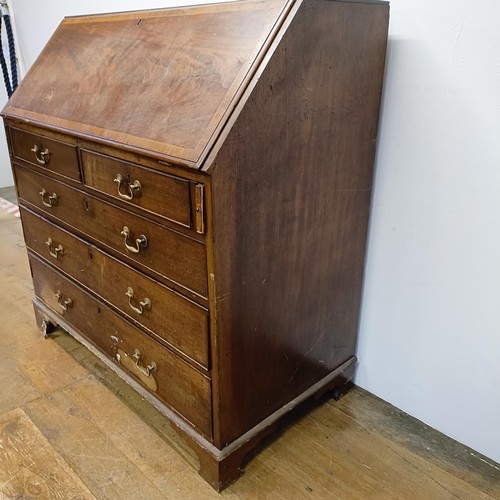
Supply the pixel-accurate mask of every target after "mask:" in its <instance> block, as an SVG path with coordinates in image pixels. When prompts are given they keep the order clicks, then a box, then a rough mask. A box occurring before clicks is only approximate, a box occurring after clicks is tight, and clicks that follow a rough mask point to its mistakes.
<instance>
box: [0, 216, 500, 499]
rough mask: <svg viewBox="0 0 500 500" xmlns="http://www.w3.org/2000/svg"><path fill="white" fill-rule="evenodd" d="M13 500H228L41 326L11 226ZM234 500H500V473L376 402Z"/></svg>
mask: <svg viewBox="0 0 500 500" xmlns="http://www.w3.org/2000/svg"><path fill="white" fill-rule="evenodd" d="M0 254H1V255H2V262H1V264H0V283H1V287H0V318H1V325H2V326H1V328H0V353H1V358H0V388H1V389H0V499H3V498H94V497H95V498H112V499H114V498H116V499H118V498H120V499H122V498H128V499H139V498H140V499H142V498H148V499H163V498H166V499H178V498H190V499H194V498H203V499H210V498H217V497H218V496H219V495H218V494H217V493H215V492H214V491H213V490H212V489H211V488H210V487H209V486H208V485H207V484H206V483H205V482H204V481H203V480H202V479H201V478H200V477H199V476H198V475H197V473H196V470H195V466H196V459H195V458H194V457H193V455H192V454H191V453H190V452H189V449H188V448H187V447H186V446H185V445H184V443H183V442H182V441H181V440H180V438H178V436H177V434H176V433H175V432H174V431H173V430H172V429H171V428H170V426H169V425H168V424H166V422H165V420H164V419H163V418H162V416H161V415H160V414H159V413H158V412H157V411H156V410H154V409H153V408H151V407H150V406H149V405H147V404H145V403H144V402H143V401H142V399H141V398H140V396H138V395H137V394H136V393H134V391H133V390H132V389H131V388H130V387H128V386H127V385H126V384H125V383H124V382H122V381H121V380H120V379H119V378H118V377H116V376H115V375H114V374H113V373H111V372H110V371H109V369H107V368H106V367H105V366H104V365H103V364H102V363H101V362H100V361H99V360H98V359H97V358H95V357H94V356H93V355H92V354H91V353H89V352H88V351H87V350H86V349H85V348H83V347H81V346H80V345H79V344H78V343H77V342H75V341H74V340H73V339H71V338H70V337H68V336H67V335H65V334H64V333H62V332H58V333H57V335H56V337H55V338H54V339H51V340H44V339H43V338H42V336H41V335H40V334H39V332H38V330H37V328H36V325H35V323H34V316H33V312H32V308H31V303H30V301H31V295H32V286H31V279H30V274H29V268H28V260H27V258H26V252H25V249H24V242H23V240H22V232H21V226H20V222H19V220H18V219H15V218H14V217H12V216H10V215H7V214H5V213H0ZM267 444H268V447H267V448H265V449H264V450H263V451H261V452H260V453H257V454H256V455H255V456H254V457H253V459H252V460H251V461H250V462H249V463H248V464H247V466H246V470H247V473H246V474H245V475H244V476H243V477H242V478H241V479H240V480H239V481H238V482H237V483H235V484H234V485H232V486H231V487H229V488H228V489H227V490H226V491H224V492H223V493H222V495H221V496H222V497H223V498H228V499H252V500H253V499H257V500H258V499H287V500H290V499H299V498H318V499H323V498H324V499H327V498H328V499H337V498H339V499H371V498H377V499H379V498H380V499H389V498H390V499H405V500H407V499H425V500H428V499H433V500H434V499H448V498H459V499H472V498H474V499H483V498H484V499H488V498H490V499H494V498H496V499H498V498H500V466H499V465H498V464H495V463H493V462H491V461H490V460H488V459H487V458H485V457H483V456H481V455H480V454H479V453H476V452H474V451H473V450H470V449H468V448H466V447H464V446H462V445H459V444H458V443H456V442H454V441H452V440H451V439H449V438H446V437H445V436H443V435H442V434H440V433H438V432H437V431H434V430H432V429H430V428H429V427H427V426H425V425H424V424H422V423H421V422H418V421H417V420H415V419H412V418H411V417H409V416H407V415H405V414H404V413H403V412H400V411H399V410H397V409H395V408H394V407H392V406H390V405H388V404H387V403H385V402H383V401H381V400H379V399H377V398H375V397H374V396H371V395H370V394H368V393H366V392H364V391H362V390H361V389H355V390H353V391H352V392H351V393H349V394H348V395H347V396H346V397H344V399H342V400H341V401H339V402H335V401H333V400H328V399H326V400H323V401H321V402H320V403H319V404H318V403H315V402H312V403H310V404H309V407H308V408H307V409H304V410H300V411H299V412H297V413H296V414H295V415H294V416H293V417H291V418H289V419H288V420H287V422H286V423H285V424H284V426H283V427H282V428H281V430H280V431H279V433H278V434H276V435H275V436H274V437H273V439H272V440H270V441H269V442H268V443H267Z"/></svg>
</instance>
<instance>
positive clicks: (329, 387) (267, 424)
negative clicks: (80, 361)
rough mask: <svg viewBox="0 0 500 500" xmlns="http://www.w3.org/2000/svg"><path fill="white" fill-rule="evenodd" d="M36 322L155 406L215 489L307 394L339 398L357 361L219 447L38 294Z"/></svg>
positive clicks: (231, 477)
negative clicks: (65, 337) (72, 342)
mask: <svg viewBox="0 0 500 500" xmlns="http://www.w3.org/2000/svg"><path fill="white" fill-rule="evenodd" d="M33 307H34V310H35V317H36V322H37V324H38V326H39V328H40V330H41V331H42V333H43V334H44V335H45V337H46V338H48V337H50V334H51V333H52V332H53V331H54V330H55V329H56V328H57V327H60V328H62V329H63V330H64V331H66V332H67V333H69V334H70V335H71V336H72V337H74V338H75V339H76V340H77V341H78V342H80V343H81V344H83V345H84V346H85V347H87V348H88V349H89V350H90V351H91V352H92V353H93V354H94V355H96V356H97V357H98V358H99V359H100V360H101V361H102V362H103V363H104V364H105V365H106V366H108V367H109V368H110V369H112V370H113V371H114V372H115V373H116V374H117V375H118V376H119V377H120V378H122V379H123V380H124V381H125V382H126V383H127V384H128V385H130V386H131V387H132V388H133V389H135V390H136V391H137V392H138V393H139V394H140V395H141V396H142V397H143V398H144V399H146V400H147V401H148V402H149V403H150V404H152V405H153V406H154V407H155V408H156V409H158V410H159V411H160V412H161V413H162V414H163V415H164V416H165V417H166V418H167V419H168V420H169V422H170V424H171V426H172V428H173V429H174V430H175V431H177V433H178V434H179V435H180V436H181V438H182V439H183V440H184V441H185V442H186V444H187V445H188V446H189V447H190V448H191V449H192V450H193V452H194V453H195V454H196V456H197V457H198V460H199V471H198V472H199V474H200V475H201V476H202V477H203V479H204V480H205V481H206V482H208V483H209V484H210V485H211V486H212V487H213V488H214V489H215V490H216V491H222V490H223V489H224V488H226V487H227V486H229V485H230V484H231V483H232V482H234V481H235V480H236V479H237V478H238V477H239V476H240V475H241V474H242V473H243V472H244V471H243V464H244V463H245V459H246V458H247V456H248V455H249V454H250V453H251V452H252V451H253V450H255V448H256V447H258V445H259V443H260V442H261V441H262V440H263V439H264V438H266V437H268V436H269V435H270V434H272V433H273V432H274V431H275V430H276V429H277V427H278V426H279V424H280V422H282V421H283V419H284V417H285V416H287V415H288V414H290V413H291V412H293V410H294V409H295V408H297V407H298V406H299V405H301V404H302V403H304V402H305V401H307V400H308V399H310V398H319V397H321V396H322V395H323V394H325V393H326V392H327V391H332V393H333V397H334V398H336V399H338V398H339V397H341V396H342V395H343V394H345V393H346V392H348V391H349V389H350V388H351V387H352V385H353V384H352V379H353V376H354V368H355V365H356V362H357V359H356V357H355V356H352V357H351V358H349V359H348V360H347V361H345V362H344V363H343V364H341V365H340V366H339V367H338V368H336V369H335V370H333V371H332V372H330V373H329V374H328V375H327V376H326V377H324V378H322V379H321V380H319V381H318V382H316V383H315V384H314V385H312V386H310V387H309V388H308V389H307V390H305V391H304V392H302V393H301V394H300V395H298V396H297V397H296V398H294V399H293V400H291V401H290V402H288V403H287V404H285V405H284V406H282V407H281V408H279V409H278V410H276V411H275V412H274V413H272V414H271V415H269V416H268V417H267V418H266V419H264V420H262V421H261V422H260V423H259V424H258V425H256V426H255V427H253V428H252V429H250V430H249V431H247V432H246V433H245V434H243V435H242V436H240V437H239V438H238V439H236V440H235V441H233V442H232V443H230V444H229V445H227V446H225V447H224V448H222V449H221V450H219V449H218V448H216V447H215V446H214V445H213V444H212V443H211V442H210V441H208V440H207V439H206V438H205V437H203V436H201V435H200V434H199V433H198V432H196V431H195V430H194V429H193V428H192V427H191V426H190V425H189V424H188V423H187V422H186V421H184V420H183V419H182V418H181V417H180V416H179V415H177V414H176V413H175V412H174V411H173V410H172V409H171V408H169V407H168V406H166V405H165V404H163V403H162V402H161V401H159V400H158V399H156V398H155V397H154V396H153V395H152V394H150V393H149V392H148V391H146V390H145V389H144V388H143V387H142V386H141V385H140V384H138V383H137V382H136V381H135V380H134V379H133V378H132V377H131V376H130V375H128V374H127V373H126V372H124V371H123V370H122V369H121V368H120V367H119V366H118V365H116V364H115V363H113V361H112V360H111V359H109V358H108V357H107V356H106V355H105V354H103V353H102V352H101V351H100V350H99V349H98V348H96V347H95V346H94V345H93V344H92V343H91V342H90V341H89V340H87V338H86V337H85V336H84V335H82V334H81V333H80V332H79V331H78V330H76V329H75V328H74V327H73V326H72V325H71V324H70V323H68V322H67V321H65V319H64V318H62V317H61V316H59V314H57V313H56V312H54V311H52V310H51V309H50V308H49V307H47V306H46V305H45V304H44V303H43V302H41V301H40V300H39V299H38V298H35V299H33Z"/></svg>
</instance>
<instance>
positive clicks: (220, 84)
mask: <svg viewBox="0 0 500 500" xmlns="http://www.w3.org/2000/svg"><path fill="white" fill-rule="evenodd" d="M292 3H293V0H265V1H260V0H249V1H243V2H230V3H222V4H214V5H204V6H197V7H186V8H175V9H162V10H153V11H138V12H130V13H121V14H105V15H97V16H82V17H74V18H66V19H64V20H63V22H62V23H61V24H60V26H59V27H58V29H57V30H56V32H55V33H54V35H53V36H52V38H51V39H50V41H49V42H48V44H47V46H46V47H45V49H44V50H43V52H42V53H41V55H40V56H39V58H38V59H37V61H36V62H35V63H34V65H33V66H32V68H31V69H30V71H29V72H28V74H27V75H26V77H25V78H24V80H23V82H22V83H21V85H20V86H19V88H18V89H17V90H16V92H15V93H14V95H13V96H12V98H11V99H10V100H9V102H8V103H7V105H6V107H5V108H4V110H3V114H4V116H7V117H11V118H15V119H20V120H23V121H26V122H31V123H35V124H42V125H45V126H48V127H50V128H52V129H56V130H61V131H70V132H72V133H75V134H77V135H80V136H83V137H90V138H92V139H94V140H101V141H103V142H108V143H113V144H118V145H120V146H122V147H125V148H129V149H131V150H137V151H140V152H146V153H147V152H149V153H153V154H154V155H157V156H160V157H163V158H165V159H167V160H173V161H178V162H181V163H183V164H185V165H187V166H190V167H193V168H199V167H200V166H201V165H202V163H203V160H204V158H205V156H206V154H207V153H208V151H209V149H210V146H211V145H212V144H213V142H214V141H215V139H216V137H217V134H218V131H220V129H221V127H222V126H223V125H224V123H225V122H226V121H227V119H228V117H229V116H230V113H231V111H232V109H234V106H235V105H236V103H237V101H238V97H239V95H240V93H241V92H242V90H243V89H244V88H245V84H246V82H247V81H248V79H249V78H250V75H251V74H252V69H253V68H254V67H255V66H256V65H257V64H258V61H259V59H260V56H261V55H262V54H263V53H264V52H265V46H266V42H267V41H268V40H270V39H271V38H272V35H273V33H274V30H275V29H277V27H278V26H279V25H280V19H282V18H283V16H285V15H286V12H287V10H288V8H289V6H290V5H291V4H292Z"/></svg>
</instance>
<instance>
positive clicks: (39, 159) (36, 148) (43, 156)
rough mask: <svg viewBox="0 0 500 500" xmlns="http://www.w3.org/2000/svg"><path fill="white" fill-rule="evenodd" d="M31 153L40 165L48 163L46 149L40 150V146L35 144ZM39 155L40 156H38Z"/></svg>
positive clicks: (48, 156) (47, 151) (48, 153)
mask: <svg viewBox="0 0 500 500" xmlns="http://www.w3.org/2000/svg"><path fill="white" fill-rule="evenodd" d="M31 151H32V152H33V153H35V158H36V161H37V162H38V163H40V165H47V164H48V163H49V161H50V152H49V150H48V148H45V149H42V147H41V146H37V145H36V144H35V145H34V146H33V147H32V148H31ZM39 154H40V156H39Z"/></svg>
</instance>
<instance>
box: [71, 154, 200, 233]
mask: <svg viewBox="0 0 500 500" xmlns="http://www.w3.org/2000/svg"><path fill="white" fill-rule="evenodd" d="M80 158H81V162H82V169H83V179H84V183H85V185H86V186H88V187H89V188H92V189H95V190H96V191H99V192H100V193H103V194H105V195H107V196H111V197H113V198H116V199H119V200H124V201H125V202H126V203H129V204H131V205H134V206H137V207H139V208H142V209H143V210H146V211H148V212H151V213H154V214H156V215H159V216H160V217H164V218H165V219H168V220H170V221H173V222H176V223H178V224H182V225H183V226H186V227H191V224H192V220H191V195H190V188H189V181H186V180H184V179H180V178H178V177H173V176H170V175H166V174H161V173H159V172H154V171H152V170H151V169H147V168H144V167H140V166H138V165H134V164H133V163H129V162H126V161H122V160H118V159H116V158H110V157H109V156H105V155H102V154H99V153H94V152H92V151H86V150H80Z"/></svg>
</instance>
